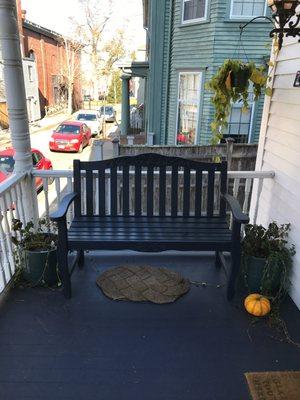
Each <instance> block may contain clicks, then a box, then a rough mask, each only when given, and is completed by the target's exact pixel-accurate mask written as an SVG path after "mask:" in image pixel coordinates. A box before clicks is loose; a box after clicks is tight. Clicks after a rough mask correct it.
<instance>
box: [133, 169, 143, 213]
mask: <svg viewBox="0 0 300 400" xmlns="http://www.w3.org/2000/svg"><path fill="white" fill-rule="evenodd" d="M134 186H135V189H134V190H135V193H134V203H135V204H134V211H135V212H134V213H135V215H136V216H140V215H142V172H141V166H140V165H136V166H135V175H134Z"/></svg>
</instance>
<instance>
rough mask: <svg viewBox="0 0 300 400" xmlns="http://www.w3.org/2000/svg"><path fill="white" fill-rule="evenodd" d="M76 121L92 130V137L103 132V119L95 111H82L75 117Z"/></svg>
mask: <svg viewBox="0 0 300 400" xmlns="http://www.w3.org/2000/svg"><path fill="white" fill-rule="evenodd" d="M75 119H76V121H81V122H84V123H85V124H86V125H87V126H88V127H89V128H90V129H91V133H92V136H98V135H99V133H101V132H102V125H103V117H101V116H100V114H99V112H98V111H95V110H81V111H79V112H78V113H77V115H76V117H75Z"/></svg>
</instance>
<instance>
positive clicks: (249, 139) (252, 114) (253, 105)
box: [228, 100, 256, 143]
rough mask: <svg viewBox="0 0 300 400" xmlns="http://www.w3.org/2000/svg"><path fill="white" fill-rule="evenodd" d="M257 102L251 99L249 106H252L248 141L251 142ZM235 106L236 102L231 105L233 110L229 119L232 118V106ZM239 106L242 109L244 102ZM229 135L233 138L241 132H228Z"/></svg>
mask: <svg viewBox="0 0 300 400" xmlns="http://www.w3.org/2000/svg"><path fill="white" fill-rule="evenodd" d="M255 104H256V101H254V100H252V101H249V108H250V107H251V114H250V123H249V132H248V138H247V143H251V139H252V136H253V132H252V129H253V122H254V121H253V119H254V111H255ZM233 106H234V103H233V104H232V106H231V111H230V114H229V120H230V116H231V113H232V107H233ZM238 106H239V108H241V109H242V108H243V105H242V104H241V105H238ZM241 112H243V111H241ZM229 120H228V127H229V124H230V122H229ZM228 135H231V136H232V137H233V138H234V137H235V136H239V134H236V133H228ZM245 136H246V135H245Z"/></svg>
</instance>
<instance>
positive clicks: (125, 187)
mask: <svg viewBox="0 0 300 400" xmlns="http://www.w3.org/2000/svg"><path fill="white" fill-rule="evenodd" d="M123 215H125V216H127V215H129V165H124V167H123Z"/></svg>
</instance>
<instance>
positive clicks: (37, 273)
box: [12, 219, 59, 286]
mask: <svg viewBox="0 0 300 400" xmlns="http://www.w3.org/2000/svg"><path fill="white" fill-rule="evenodd" d="M12 231H13V236H12V241H13V243H14V245H15V246H16V249H15V259H16V264H17V274H16V275H17V276H18V277H19V276H20V275H21V276H22V278H23V279H25V281H27V282H29V283H30V285H31V286H38V285H43V284H45V285H48V286H53V285H55V284H57V283H58V282H59V276H58V269H57V234H56V227H55V225H54V224H53V223H52V222H51V221H50V220H48V219H40V220H39V221H38V224H37V226H34V224H33V222H29V223H27V224H26V226H23V223H22V222H21V221H20V220H18V219H14V220H13V224H12Z"/></svg>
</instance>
